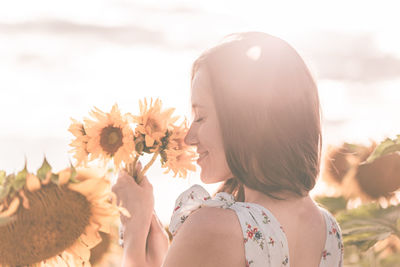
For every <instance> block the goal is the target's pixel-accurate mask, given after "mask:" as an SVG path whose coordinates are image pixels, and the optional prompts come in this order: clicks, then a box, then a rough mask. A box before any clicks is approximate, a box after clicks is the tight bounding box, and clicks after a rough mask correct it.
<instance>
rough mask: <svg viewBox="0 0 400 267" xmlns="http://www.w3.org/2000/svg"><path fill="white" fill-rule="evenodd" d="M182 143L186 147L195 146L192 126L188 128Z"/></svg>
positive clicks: (195, 141) (195, 140)
mask: <svg viewBox="0 0 400 267" xmlns="http://www.w3.org/2000/svg"><path fill="white" fill-rule="evenodd" d="M183 141H184V142H185V144H186V145H188V146H194V145H196V144H197V139H196V136H195V133H194V131H193V127H192V125H191V126H190V128H189V130H188V132H187V134H186V136H185V138H184V139H183Z"/></svg>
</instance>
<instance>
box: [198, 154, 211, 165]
mask: <svg viewBox="0 0 400 267" xmlns="http://www.w3.org/2000/svg"><path fill="white" fill-rule="evenodd" d="M199 154H200V155H199V158H198V160H197V163H199V162H200V161H202V160H203V159H204V158H205V157H206V156H207V155H208V152H202V153H199Z"/></svg>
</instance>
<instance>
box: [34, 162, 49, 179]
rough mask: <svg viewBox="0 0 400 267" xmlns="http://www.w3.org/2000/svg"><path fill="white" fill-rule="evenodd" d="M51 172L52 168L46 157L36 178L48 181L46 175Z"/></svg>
mask: <svg viewBox="0 0 400 267" xmlns="http://www.w3.org/2000/svg"><path fill="white" fill-rule="evenodd" d="M50 171H51V166H50V164H49V163H48V162H47V159H46V157H44V160H43V164H42V166H41V167H40V168H39V170H38V171H37V174H36V176H37V177H38V178H39V179H40V180H41V181H43V180H44V179H46V175H47V173H48V172H50Z"/></svg>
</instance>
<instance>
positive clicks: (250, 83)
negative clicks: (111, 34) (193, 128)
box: [192, 32, 322, 201]
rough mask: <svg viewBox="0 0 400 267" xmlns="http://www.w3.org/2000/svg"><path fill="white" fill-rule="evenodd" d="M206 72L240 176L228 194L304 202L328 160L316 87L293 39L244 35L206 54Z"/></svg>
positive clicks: (202, 61)
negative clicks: (255, 193) (324, 153)
mask: <svg viewBox="0 0 400 267" xmlns="http://www.w3.org/2000/svg"><path fill="white" fill-rule="evenodd" d="M200 67H204V68H206V69H207V70H208V73H209V75H210V80H211V87H212V88H211V92H212V97H213V100H214V104H215V107H216V110H217V116H218V121H219V124H220V128H221V135H222V140H223V145H224V150H225V155H226V160H227V162H228V166H229V168H230V170H231V172H232V174H233V175H234V177H233V178H231V179H229V180H228V181H226V182H225V183H224V185H223V186H222V187H221V188H220V191H225V192H228V193H232V194H233V195H234V196H235V197H236V198H237V200H238V201H244V190H243V185H246V186H247V187H248V188H251V189H255V190H258V191H260V192H262V193H264V194H266V195H268V196H270V197H272V198H275V199H282V198H280V197H278V196H277V193H280V192H289V193H294V194H295V195H298V196H303V195H304V194H305V193H307V192H308V191H310V190H311V189H312V188H313V187H314V186H315V183H316V178H317V176H318V174H319V168H320V167H319V166H320V157H321V143H322V137H321V123H320V103H319V97H318V90H317V86H316V83H315V81H314V79H313V77H312V75H311V74H310V71H309V70H308V68H307V66H306V64H305V63H304V61H303V60H302V58H301V57H300V56H299V54H298V53H297V52H296V51H295V50H294V49H293V48H292V47H291V46H290V45H289V44H288V43H286V42H285V41H283V40H281V39H279V38H277V37H274V36H271V35H268V34H265V33H259V32H248V33H237V34H232V35H229V36H227V37H226V38H225V39H224V41H223V42H222V43H221V44H219V45H217V46H215V47H213V48H211V49H209V50H207V51H205V52H204V53H203V54H202V55H201V56H200V57H199V58H198V59H197V60H196V61H195V62H194V64H193V69H192V80H193V77H194V74H195V73H196V71H197V70H198V69H199V68H200Z"/></svg>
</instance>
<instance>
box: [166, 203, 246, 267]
mask: <svg viewBox="0 0 400 267" xmlns="http://www.w3.org/2000/svg"><path fill="white" fill-rule="evenodd" d="M163 266H164V267H171V266H174V267H180V266H182V267H183V266H193V267H195V266H209V267H213V266H219V267H224V266H231V267H236V266H237V267H243V266H245V256H244V242H243V235H242V230H241V226H240V223H239V220H238V218H237V216H236V214H235V212H234V211H233V210H229V209H221V208H211V207H204V208H201V209H199V210H197V211H195V212H193V213H192V214H191V215H190V216H189V217H188V218H187V219H186V221H185V223H184V224H183V225H182V226H181V228H180V229H179V231H178V233H177V234H176V236H175V238H174V240H173V242H172V244H171V246H170V248H169V250H168V254H167V256H166V259H165V261H164V265H163Z"/></svg>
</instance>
